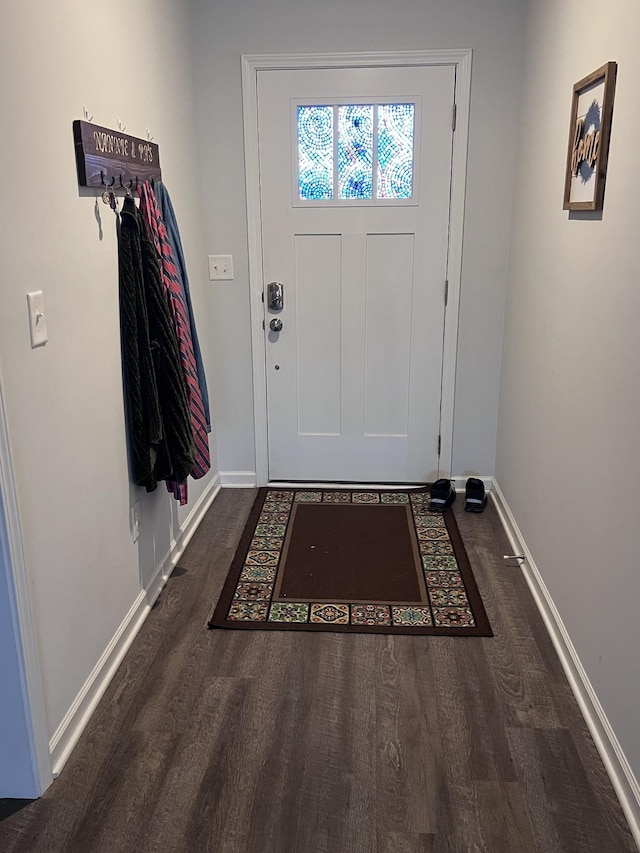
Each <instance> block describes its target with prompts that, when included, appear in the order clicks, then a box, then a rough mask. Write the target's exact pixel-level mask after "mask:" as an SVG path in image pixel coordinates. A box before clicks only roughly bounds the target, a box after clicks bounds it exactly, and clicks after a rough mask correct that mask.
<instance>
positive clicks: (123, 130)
mask: <svg viewBox="0 0 640 853" xmlns="http://www.w3.org/2000/svg"><path fill="white" fill-rule="evenodd" d="M117 118H118V130H119V131H120V133H124V132H125V130H126V129H127V128H126V127H125V126H124V125H123V124H122V122H121V121H120V116H118V117H117Z"/></svg>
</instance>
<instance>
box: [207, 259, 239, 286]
mask: <svg viewBox="0 0 640 853" xmlns="http://www.w3.org/2000/svg"><path fill="white" fill-rule="evenodd" d="M209 281H233V255H209Z"/></svg>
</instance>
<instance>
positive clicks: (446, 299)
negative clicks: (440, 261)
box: [444, 281, 449, 308]
mask: <svg viewBox="0 0 640 853" xmlns="http://www.w3.org/2000/svg"><path fill="white" fill-rule="evenodd" d="M448 304H449V282H448V281H445V283H444V307H445V308H446V307H447V305H448Z"/></svg>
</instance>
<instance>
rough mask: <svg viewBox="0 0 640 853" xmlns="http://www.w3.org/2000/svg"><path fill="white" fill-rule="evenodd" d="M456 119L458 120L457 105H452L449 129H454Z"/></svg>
mask: <svg viewBox="0 0 640 853" xmlns="http://www.w3.org/2000/svg"><path fill="white" fill-rule="evenodd" d="M457 118H458V105H457V104H454V105H453V116H452V118H451V128H452V130H455V129H456V120H457Z"/></svg>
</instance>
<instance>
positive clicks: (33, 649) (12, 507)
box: [0, 376, 53, 798]
mask: <svg viewBox="0 0 640 853" xmlns="http://www.w3.org/2000/svg"><path fill="white" fill-rule="evenodd" d="M2 513H3V514H4V517H0V549H1V550H2V563H4V564H5V569H6V571H7V581H8V584H7V585H8V589H9V606H10V607H11V610H12V615H13V619H12V621H13V627H14V632H15V638H16V648H17V649H18V666H19V668H20V680H21V682H22V696H23V704H24V708H25V713H26V720H25V724H26V729H27V737H28V740H29V752H30V758H31V769H32V774H31V775H32V778H33V785H34V790H33V797H34V798H36V797H39V796H40V795H41V794H43V793H44V792H45V791H46V789H47V788H48V787H49V785H50V784H51V782H52V781H53V776H52V772H51V757H50V755H49V743H48V739H47V732H48V725H47V715H46V709H45V701H44V690H43V687H42V677H41V669H40V661H39V656H38V645H37V640H36V636H35V632H34V629H33V616H32V610H31V602H30V597H29V578H28V573H27V565H26V560H25V554H24V548H23V540H22V529H21V526H20V515H19V512H18V500H17V495H16V487H15V479H14V475H13V464H12V459H11V449H10V444H9V428H8V421H7V417H6V412H5V406H4V396H3V391H2V377H1V376H0V514H2Z"/></svg>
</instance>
